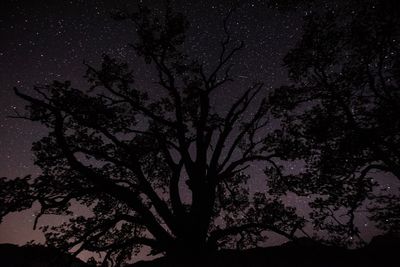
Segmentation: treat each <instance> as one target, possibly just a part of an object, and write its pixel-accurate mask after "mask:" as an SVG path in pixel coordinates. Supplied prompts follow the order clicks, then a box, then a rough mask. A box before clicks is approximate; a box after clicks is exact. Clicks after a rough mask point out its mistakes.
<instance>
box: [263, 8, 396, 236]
mask: <svg viewBox="0 0 400 267" xmlns="http://www.w3.org/2000/svg"><path fill="white" fill-rule="evenodd" d="M388 2H390V1H387V2H386V1H382V2H379V3H378V2H376V1H370V2H368V3H364V2H362V3H361V2H358V1H350V4H349V3H347V4H343V5H342V6H340V8H339V9H337V8H336V9H328V10H324V11H323V12H321V11H319V12H314V13H311V14H310V15H308V16H306V17H305V25H304V34H303V36H302V38H301V40H300V41H299V42H298V44H297V45H296V47H295V48H294V49H292V50H291V51H290V52H289V53H288V54H287V55H286V57H285V59H284V62H285V65H286V66H287V68H288V71H289V75H290V78H291V80H292V82H293V83H292V84H291V85H288V86H283V87H281V88H279V89H277V90H276V91H275V92H274V94H273V96H272V99H273V100H272V101H273V102H274V106H275V113H276V114H277V115H278V116H281V118H282V123H283V126H282V128H283V129H282V133H281V134H282V135H283V136H284V137H285V138H284V139H283V141H282V142H283V143H291V144H293V145H292V146H290V147H287V149H286V150H284V151H283V152H282V153H283V154H286V155H290V157H291V158H292V159H301V160H303V161H304V162H305V170H304V171H303V172H301V173H298V174H296V175H282V176H279V175H272V176H271V177H275V178H271V179H272V183H271V185H272V184H273V185H274V186H273V187H274V191H276V192H286V190H288V191H292V192H295V193H297V194H299V195H304V196H311V195H312V196H317V197H315V198H314V200H313V201H312V202H311V207H312V208H314V211H313V212H312V214H311V217H312V219H313V221H314V225H315V226H316V227H317V228H319V229H322V230H328V231H330V232H331V233H335V234H336V235H335V239H336V240H335V241H336V242H343V241H345V240H346V239H347V240H349V241H350V242H351V238H352V237H354V236H357V235H358V234H359V228H358V226H357V225H356V224H355V217H356V214H357V212H359V211H361V210H365V208H366V205H367V204H366V203H368V205H367V208H369V211H370V212H371V214H370V216H371V218H372V219H373V220H377V221H378V225H379V227H381V228H383V229H385V230H389V231H395V232H398V230H399V228H398V227H399V219H400V213H399V211H400V210H399V208H400V207H399V205H398V203H399V192H398V191H397V192H396V190H398V188H396V189H393V190H392V191H391V193H390V192H389V193H390V194H388V193H386V194H382V193H383V192H378V191H379V190H378V189H377V188H378V187H377V186H378V185H379V183H380V181H379V180H380V177H382V175H384V174H386V175H389V176H391V179H392V180H393V181H394V183H395V184H396V181H397V184H398V181H399V179H400V172H399V170H400V158H399V155H400V154H399V151H400V142H399V141H400V140H399V133H400V117H399V116H398V114H399V111H400V109H399V108H400V90H399V81H400V76H399V74H400V73H399V66H400V65H399V63H400V62H399V52H400V50H399V49H400V46H399V41H400V39H399V38H400V35H399V34H400V27H399V26H400V24H399V16H398V15H399V12H398V11H397V10H396V9H392V6H391V5H389V4H388ZM380 185H381V186H382V182H381V184H380ZM344 218H345V219H344Z"/></svg>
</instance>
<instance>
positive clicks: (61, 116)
mask: <svg viewBox="0 0 400 267" xmlns="http://www.w3.org/2000/svg"><path fill="white" fill-rule="evenodd" d="M230 14H231V12H230V13H229V15H228V16H227V18H226V19H225V20H224V25H223V26H224V31H225V36H224V38H223V40H222V42H221V51H220V54H219V55H218V57H217V58H216V61H215V64H214V66H213V67H210V68H207V67H205V66H204V65H203V64H202V63H200V62H198V61H197V60H196V59H195V58H190V57H189V56H188V55H186V54H185V53H184V52H183V51H184V49H183V44H184V42H185V32H186V29H187V27H188V22H187V21H186V19H185V17H184V16H183V15H182V14H180V13H176V12H173V11H172V10H171V8H170V7H169V6H168V7H167V9H166V11H165V13H164V17H163V18H161V17H160V16H159V15H157V16H156V15H154V14H152V13H151V12H150V10H149V9H147V8H145V7H139V11H138V12H134V13H118V14H115V17H116V18H117V19H129V20H131V21H132V22H133V23H134V24H135V27H136V29H137V31H136V33H137V40H138V42H137V43H136V44H134V45H132V48H133V49H134V50H135V51H136V52H137V54H138V55H139V56H141V57H143V58H144V60H145V62H146V63H147V64H148V65H149V66H152V67H154V70H155V73H156V75H157V81H158V84H157V85H155V86H156V90H159V91H160V93H159V94H158V95H159V98H158V99H155V98H154V97H152V96H151V94H150V93H149V91H146V88H143V87H141V85H139V84H136V83H135V78H134V75H133V72H132V70H131V69H130V68H129V66H128V65H127V64H126V63H122V62H119V61H117V60H115V59H112V58H110V57H109V56H107V55H104V57H103V61H102V64H101V67H99V68H96V67H94V66H91V65H88V64H87V72H86V78H87V80H88V82H89V85H90V86H89V88H88V89H85V90H83V89H76V88H74V87H73V86H72V85H71V83H70V82H69V81H66V82H59V81H55V82H53V83H51V84H49V85H45V86H37V87H34V94H28V93H24V92H21V91H20V90H19V89H15V93H16V94H17V95H18V96H19V97H21V98H22V99H24V100H26V101H27V102H28V105H27V107H26V108H27V115H23V116H22V115H21V116H18V117H20V118H26V119H28V120H31V121H35V122H38V123H41V124H43V125H44V126H46V127H47V128H48V130H49V132H48V135H47V136H46V137H44V138H42V139H41V140H39V141H37V142H35V143H34V144H33V148H32V150H33V152H34V154H35V164H36V165H37V166H39V167H40V168H41V170H42V173H41V175H39V176H38V177H30V176H27V177H24V178H17V179H13V180H7V179H3V180H1V199H2V201H3V202H4V203H5V205H2V207H1V210H0V211H1V212H0V214H1V215H2V216H4V215H5V214H7V213H9V212H11V211H18V210H22V209H25V208H29V207H30V206H31V205H32V203H33V202H35V201H38V202H39V203H40V204H41V211H40V214H39V215H38V216H37V218H36V222H35V225H36V223H37V220H38V219H39V217H40V216H41V215H43V214H58V215H72V213H71V211H70V209H69V208H70V206H71V203H72V202H78V203H80V204H82V205H85V206H87V207H88V208H89V209H90V210H91V212H92V216H72V217H70V218H71V219H70V220H69V221H68V222H66V223H64V224H63V225H61V226H59V227H51V228H50V227H44V231H45V235H46V239H47V243H49V244H51V245H54V246H56V247H59V248H63V249H67V250H72V251H74V253H75V254H78V253H80V252H81V251H83V250H87V251H93V252H105V257H104V258H105V261H106V262H107V261H108V262H114V263H115V265H117V266H118V265H120V264H121V263H122V262H123V261H125V260H126V259H128V258H130V257H131V255H132V253H133V252H138V251H139V250H140V249H141V248H142V247H143V246H148V247H150V248H151V249H152V250H153V252H154V253H165V254H166V255H167V256H170V257H177V258H178V257H188V258H190V257H195V256H201V255H204V254H205V253H210V252H211V251H215V250H217V249H218V248H219V247H223V246H238V247H246V246H249V245H256V242H257V241H259V240H262V238H263V236H262V235H261V232H262V231H272V232H275V233H278V234H280V235H282V236H285V237H287V238H295V233H296V231H297V230H299V229H301V228H302V226H303V224H304V221H303V219H302V218H301V217H299V216H297V215H296V214H295V210H294V209H293V208H286V207H285V206H284V205H283V203H282V202H281V201H280V200H279V199H277V198H271V197H269V196H267V195H265V194H264V193H261V192H259V193H256V194H254V196H251V195H250V194H249V192H248V188H247V185H246V181H247V180H248V179H249V178H250V177H249V175H248V174H246V172H245V170H246V169H247V168H248V167H249V164H250V163H251V162H254V161H265V162H267V163H268V162H269V163H270V164H274V162H273V159H274V157H276V155H275V153H274V152H273V151H271V150H269V149H268V138H267V137H262V136H261V135H260V133H262V132H263V131H264V130H265V129H266V127H267V126H268V123H269V116H268V114H269V110H270V109H269V106H268V105H267V101H266V98H265V96H266V94H265V93H262V92H263V85H262V84H261V83H255V84H253V85H251V86H250V87H249V88H247V89H244V90H243V91H242V92H241V94H240V95H239V96H238V97H237V99H236V100H234V101H233V102H232V103H231V105H230V107H229V109H228V110H227V111H226V112H223V111H221V110H218V107H215V106H212V103H213V99H214V98H215V95H216V91H218V90H224V87H226V86H227V85H228V84H229V83H230V82H232V81H233V77H232V75H231V74H230V70H231V67H232V65H231V63H232V58H233V57H234V56H235V55H236V54H237V53H238V52H239V51H240V50H241V49H242V48H243V43H241V42H236V41H234V40H232V37H231V36H230V34H229V32H228V18H229V16H230ZM246 112H252V116H246V115H245V114H246ZM188 199H189V200H188Z"/></svg>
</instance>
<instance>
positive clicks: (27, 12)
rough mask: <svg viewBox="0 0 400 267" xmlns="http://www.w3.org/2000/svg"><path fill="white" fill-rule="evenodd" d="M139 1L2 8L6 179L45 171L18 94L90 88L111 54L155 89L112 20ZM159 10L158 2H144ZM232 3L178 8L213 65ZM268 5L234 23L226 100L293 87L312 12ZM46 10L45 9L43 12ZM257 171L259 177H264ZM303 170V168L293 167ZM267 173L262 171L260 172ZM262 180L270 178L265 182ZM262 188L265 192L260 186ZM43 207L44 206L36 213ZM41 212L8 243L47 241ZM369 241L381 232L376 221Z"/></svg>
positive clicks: (80, 0)
mask: <svg viewBox="0 0 400 267" xmlns="http://www.w3.org/2000/svg"><path fill="white" fill-rule="evenodd" d="M133 2H134V1H96V0H92V1H84V0H74V1H64V0H41V1H26V0H25V1H24V0H15V1H12V0H2V1H1V4H0V40H1V42H0V177H3V176H5V177H11V178H12V177H16V176H23V175H27V174H32V175H35V174H37V173H38V172H39V169H38V168H35V167H34V166H33V163H32V153H31V151H30V147H31V144H32V142H33V141H35V140H38V139H39V138H40V137H41V136H43V135H44V134H45V132H46V130H45V129H44V128H42V127H41V126H40V125H38V124H33V123H31V122H28V121H23V120H17V119H10V118H7V116H10V115H14V112H15V110H19V111H23V106H24V102H23V101H21V100H20V99H18V98H17V97H16V96H15V95H14V93H13V90H12V88H13V87H14V86H17V87H19V88H21V89H22V90H25V92H29V90H31V88H32V86H33V85H35V84H46V83H49V82H51V81H53V80H61V81H64V80H71V81H72V83H73V85H74V86H75V87H78V88H85V84H86V83H85V80H84V79H83V78H82V76H83V74H84V72H85V67H84V65H83V64H82V63H83V61H84V60H85V61H86V62H89V63H91V64H96V63H98V62H99V60H100V59H101V55H102V54H103V53H106V54H109V55H111V56H113V57H116V58H118V59H122V60H124V61H127V62H129V63H130V64H131V65H132V66H134V71H135V74H136V76H137V77H140V78H139V79H141V80H142V81H141V82H142V83H144V84H146V85H148V86H151V84H152V75H151V72H150V71H148V66H145V65H144V64H143V62H142V61H141V60H139V59H137V58H136V57H135V55H134V53H133V51H132V50H131V49H130V48H129V47H128V45H127V44H128V43H130V42H131V43H132V42H134V41H135V36H134V34H133V32H134V31H133V29H132V25H131V24H129V22H116V21H113V20H112V19H111V18H110V16H109V11H110V10H111V9H113V8H118V7H124V6H126V5H127V6H132V3H133ZM143 2H145V3H148V4H149V5H150V6H151V7H153V8H156V9H157V8H161V7H160V6H158V5H157V4H155V2H162V1H153V3H152V2H151V1H143ZM231 2H232V1H222V0H213V1H211V0H207V1H184V0H182V1H174V3H175V4H176V6H177V7H179V10H181V11H183V12H184V14H186V15H187V16H188V19H189V21H190V23H191V26H190V31H189V33H188V37H189V39H188V43H186V45H185V47H186V49H187V50H188V52H190V53H191V54H193V53H196V54H197V55H198V56H199V57H200V58H203V59H204V60H205V61H207V60H208V59H210V58H212V56H213V55H214V54H215V53H216V52H217V51H218V50H216V49H217V48H219V47H218V44H219V41H220V39H221V35H220V34H221V32H222V18H223V17H224V15H225V14H226V13H227V10H228V8H229V7H230V4H229V3H231ZM264 2H265V1H240V3H241V4H240V6H239V8H238V10H237V11H236V12H235V13H234V15H233V17H232V19H231V21H230V24H229V25H230V29H231V32H232V37H233V38H235V39H239V40H243V41H244V42H245V45H246V46H245V49H244V50H243V51H242V52H241V53H240V55H239V58H237V60H239V61H240V64H237V65H236V66H235V73H236V74H237V80H238V82H236V83H234V84H233V85H232V86H231V87H230V88H229V89H228V90H230V91H228V92H227V91H225V92H224V95H221V103H220V104H221V105H222V106H223V105H224V103H225V102H224V99H225V97H226V96H230V95H235V92H236V91H239V90H240V89H241V88H242V87H241V86H242V85H245V84H251V83H252V82H253V81H263V82H264V83H265V85H266V87H268V88H274V87H277V86H279V85H280V84H284V83H286V82H287V80H286V74H285V70H284V68H283V67H282V57H283V56H284V55H285V53H286V52H287V51H288V49H290V48H291V47H293V46H294V45H295V42H296V40H297V39H298V38H299V37H300V35H301V17H302V16H303V15H304V14H305V13H306V12H307V10H306V9H302V8H299V9H298V10H297V11H289V12H280V11H278V10H274V9H269V8H268V7H267V6H266V4H265V3H264ZM35 3H40V5H35ZM257 167H258V166H255V169H256V170H255V173H257ZM291 167H293V168H296V166H291ZM260 168H261V167H260ZM260 180H262V179H260ZM254 183H255V184H254V185H253V186H254V187H258V186H259V185H258V184H257V181H255V182H254ZM388 186H390V185H388ZM286 202H287V203H289V204H292V205H296V206H297V207H298V208H300V210H301V209H302V207H303V206H304V202H303V200H301V199H298V198H295V197H288V199H286ZM36 208H37V207H36ZM34 213H35V209H32V210H28V211H25V212H21V213H18V214H11V215H8V216H7V217H6V218H5V219H4V222H3V223H2V224H1V225H0V243H17V244H23V243H25V242H27V241H29V240H32V239H34V240H36V241H40V242H41V241H43V236H42V235H41V233H40V232H39V231H33V230H32V225H33V223H32V221H33V218H34ZM62 220H63V219H62V218H60V217H56V216H47V217H46V216H45V217H43V218H42V219H41V221H40V222H41V223H40V224H47V223H50V224H58V223H60V222H62ZM361 223H363V224H364V225H365V229H364V230H365V232H364V234H365V235H366V236H367V237H368V236H370V235H371V234H372V233H373V232H374V230H373V229H372V228H370V226H369V225H368V222H367V221H365V222H361Z"/></svg>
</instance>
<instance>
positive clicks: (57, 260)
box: [0, 244, 89, 267]
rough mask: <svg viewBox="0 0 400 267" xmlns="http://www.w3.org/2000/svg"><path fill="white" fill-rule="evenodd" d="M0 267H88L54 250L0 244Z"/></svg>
mask: <svg viewBox="0 0 400 267" xmlns="http://www.w3.org/2000/svg"><path fill="white" fill-rule="evenodd" d="M0 266H1V267H88V266H89V265H87V264H85V263H84V262H83V261H81V260H79V259H76V258H74V257H72V256H70V255H68V254H65V253H62V252H60V251H58V250H57V249H55V248H49V247H44V246H21V247H20V246H17V245H12V244H0Z"/></svg>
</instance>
